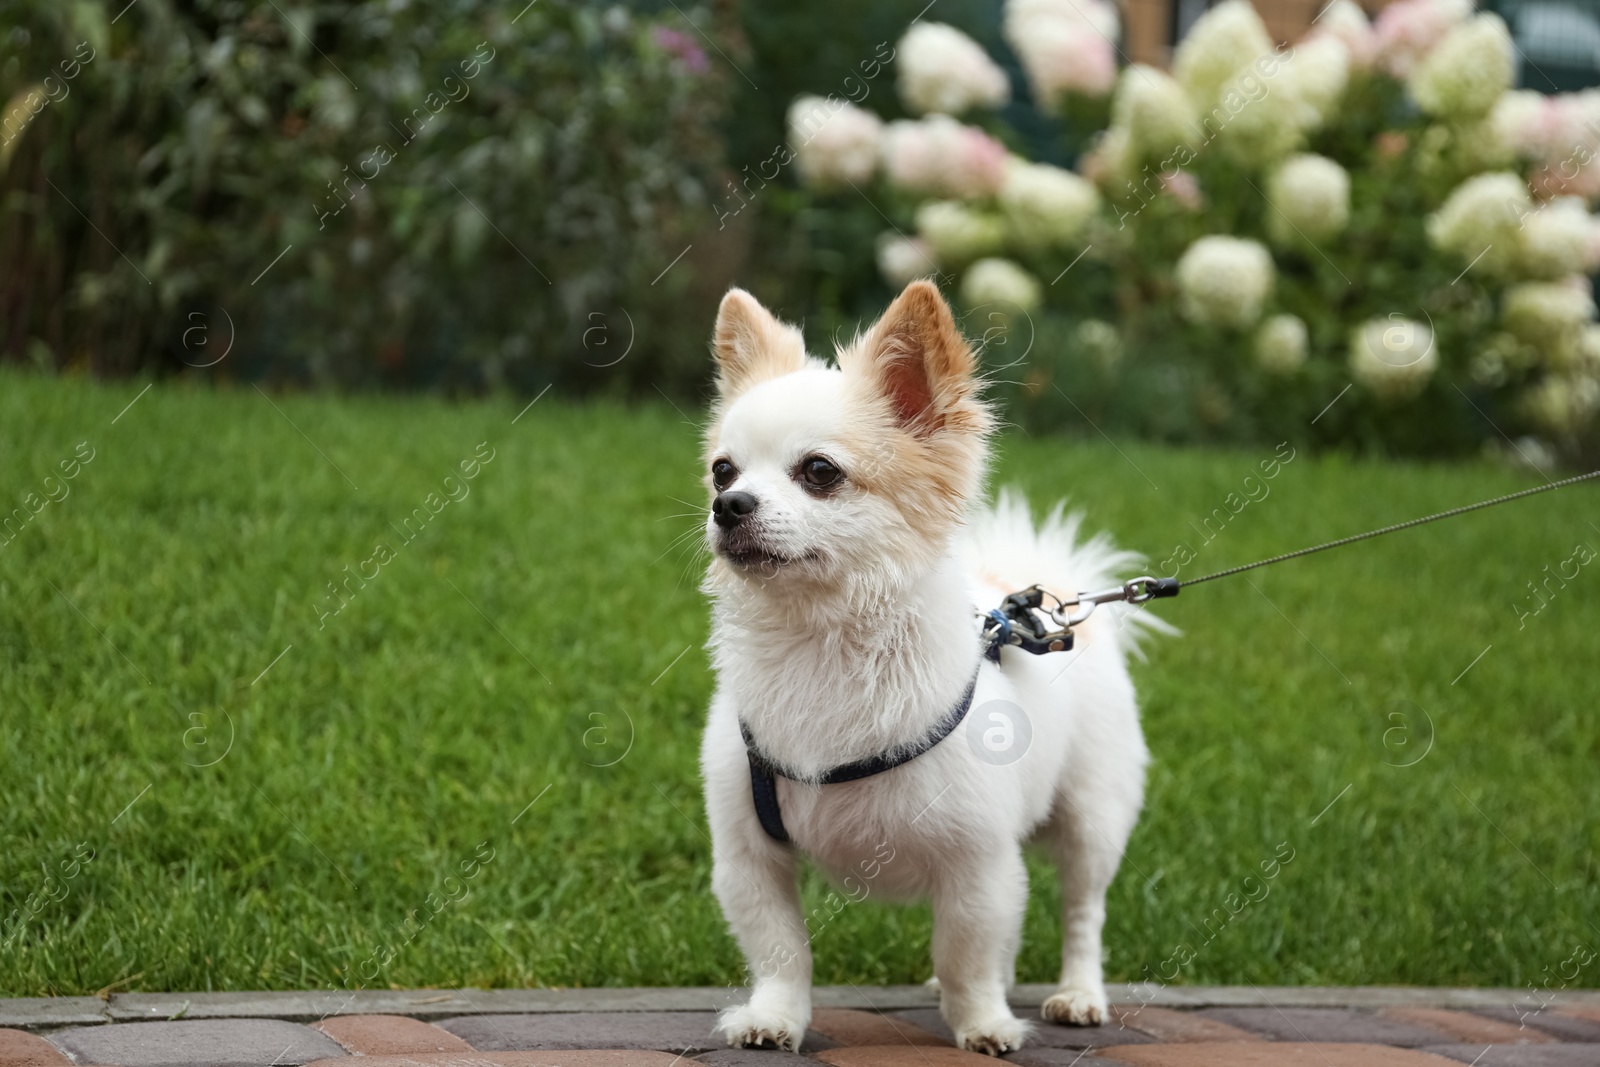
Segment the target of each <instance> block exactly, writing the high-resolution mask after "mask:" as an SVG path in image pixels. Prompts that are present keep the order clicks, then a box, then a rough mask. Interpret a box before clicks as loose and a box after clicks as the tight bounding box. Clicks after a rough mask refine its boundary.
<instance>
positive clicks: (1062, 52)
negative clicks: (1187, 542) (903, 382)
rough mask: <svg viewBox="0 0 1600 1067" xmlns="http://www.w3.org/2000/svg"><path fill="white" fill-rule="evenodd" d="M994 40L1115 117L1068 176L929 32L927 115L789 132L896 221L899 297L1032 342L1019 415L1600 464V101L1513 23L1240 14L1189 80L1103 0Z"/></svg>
mask: <svg viewBox="0 0 1600 1067" xmlns="http://www.w3.org/2000/svg"><path fill="white" fill-rule="evenodd" d="M1004 26H1005V35H1006V40H1007V42H1008V43H1009V44H1010V46H1011V48H1012V50H1013V51H1014V52H1015V54H1016V57H1017V59H1018V60H1019V61H1020V65H1021V69H1022V71H1023V72H1024V74H1025V78H1026V83H1027V90H1028V92H1029V93H1031V95H1032V99H1033V101H1034V104H1035V106H1036V107H1037V108H1039V109H1040V110H1041V111H1042V112H1044V113H1045V114H1046V115H1054V116H1057V117H1058V118H1059V117H1063V116H1073V117H1076V116H1081V115H1083V114H1096V113H1098V114H1100V115H1101V116H1108V117H1105V118H1102V125H1103V127H1104V128H1103V129H1100V130H1099V131H1098V133H1097V134H1096V135H1095V136H1094V137H1093V138H1092V139H1091V140H1090V141H1089V142H1088V143H1086V144H1085V145H1084V146H1083V148H1084V151H1082V152H1081V154H1079V156H1078V158H1077V161H1076V164H1075V168H1074V169H1072V170H1068V169H1064V168H1062V167H1057V166H1052V165H1048V164H1045V163H1040V162H1032V161H1029V160H1028V159H1025V158H1022V157H1020V156H1019V155H1018V154H1017V153H1016V150H1015V146H1016V145H1018V144H1020V143H1022V142H1021V139H1020V137H1018V136H1017V135H1016V134H1015V133H1014V132H1013V131H1012V130H1010V129H1009V128H1008V127H1006V126H1005V125H1004V124H1002V123H1001V122H1000V121H999V120H998V118H997V117H996V116H995V115H994V114H993V113H992V109H994V108H996V107H997V106H999V105H1001V104H1003V103H1004V102H1006V101H1007V100H1008V99H1009V97H1010V93H1011V88H1010V87H1009V86H1007V85H1006V84H1005V79H1004V77H1003V76H1001V72H1000V69H999V67H997V65H996V64H995V62H994V61H993V60H992V59H991V58H990V57H989V56H988V55H987V54H985V52H984V51H983V49H982V48H981V47H979V45H978V44H977V43H976V42H974V41H973V40H971V39H970V38H967V37H965V36H964V35H963V34H962V33H961V32H960V31H958V30H956V29H954V28H952V27H949V26H944V25H939V24H936V23H928V22H918V23H916V24H915V25H914V26H913V27H912V29H911V30H910V31H908V32H907V33H906V34H905V35H904V37H903V38H902V39H901V40H900V41H899V42H898V44H897V46H896V53H897V55H898V57H899V58H898V62H899V68H898V89H899V92H900V96H901V100H902V102H903V104H904V105H905V107H906V109H907V110H908V111H909V112H911V113H912V114H913V115H916V116H918V117H916V118H911V119H900V120H898V121H894V122H890V123H888V124H886V125H883V124H879V123H878V122H877V120H876V119H875V118H874V116H873V115H872V114H871V113H869V112H868V111H866V110H864V109H863V108H857V107H853V106H847V107H845V108H843V109H838V110H836V111H834V112H832V114H833V117H832V118H831V119H829V120H828V121H827V123H826V125H825V126H824V127H823V128H822V129H820V130H807V129H805V128H803V122H804V121H805V120H806V117H807V115H809V114H811V112H810V111H807V110H806V109H807V108H812V109H815V107H816V106H817V104H816V102H814V101H813V102H807V101H801V102H800V103H797V104H796V108H795V111H794V112H791V119H792V125H791V131H790V139H791V142H793V143H802V142H803V143H804V144H805V145H806V148H805V149H804V150H802V154H801V159H802V174H803V175H804V177H805V180H806V182H807V183H808V184H810V185H811V186H812V188H813V189H814V190H816V191H817V192H819V193H826V192H827V190H828V188H829V186H830V184H831V183H832V182H833V181H834V178H835V176H836V175H846V174H848V176H849V179H850V182H851V183H852V184H853V185H854V186H855V187H856V188H855V189H854V190H850V189H848V187H847V189H846V192H847V193H848V196H849V197H850V198H851V202H850V204H849V205H847V204H846V203H845V202H844V201H843V200H841V201H839V203H838V207H839V210H863V211H864V210H865V208H863V207H862V204H861V200H862V197H861V196H860V195H858V193H865V194H866V196H867V198H868V199H869V200H870V201H871V205H870V206H871V209H872V210H873V211H879V210H881V211H882V213H883V217H884V218H888V219H890V220H891V229H889V230H887V231H885V232H884V233H883V235H882V236H881V237H880V238H879V240H878V242H877V245H876V247H875V248H874V249H871V250H870V251H871V252H873V253H875V255H876V259H877V264H878V267H879V270H880V272H881V273H882V275H883V277H884V279H885V280H886V281H887V282H888V283H889V284H891V285H895V286H898V285H902V284H904V283H905V282H906V281H907V280H909V279H911V278H914V277H919V276H936V277H938V278H940V279H941V280H943V281H945V282H947V283H949V284H950V285H951V287H952V288H953V289H954V290H955V292H956V294H957V295H958V297H959V299H960V300H961V301H962V302H963V303H964V304H966V305H967V307H968V308H969V311H970V312H971V313H973V314H975V315H977V316H979V319H980V320H981V323H986V322H989V321H993V322H995V323H1001V324H1003V328H1002V329H999V330H993V329H990V330H986V329H984V328H983V325H981V323H980V324H979V325H977V326H976V328H974V327H972V326H970V325H969V330H970V332H972V333H974V334H975V335H976V334H982V335H983V336H984V337H985V338H986V341H987V342H988V343H990V344H991V345H993V344H999V343H1006V344H1010V343H1013V342H1014V343H1015V344H1016V346H1017V347H1016V348H1013V349H1011V350H1010V352H1009V353H1008V355H1009V356H1010V357H1011V358H1009V359H1006V360H1004V361H1002V362H1004V363H1005V364H1006V365H1008V366H1011V365H1013V364H1014V365H1015V367H1016V368H1017V369H1015V370H1013V371H1012V373H1013V374H1020V375H1021V376H1022V381H1021V382H1019V383H1017V384H1018V393H1017V397H1016V399H1017V402H1018V404H1019V405H1020V417H1022V418H1025V419H1027V418H1033V419H1036V420H1040V421H1054V420H1057V419H1071V418H1080V419H1081V418H1083V417H1088V418H1089V419H1091V420H1092V421H1095V422H1096V423H1097V424H1098V422H1099V420H1100V419H1102V418H1105V419H1109V420H1111V421H1112V422H1113V423H1115V424H1117V425H1119V426H1122V427H1123V428H1127V429H1136V430H1142V431H1146V432H1151V433H1155V434H1158V435H1163V436H1170V437H1187V438H1201V437H1205V438H1223V439H1227V438H1234V439H1245V438H1250V437H1253V436H1259V435H1263V434H1271V435H1272V436H1273V437H1274V438H1275V439H1282V436H1288V437H1292V438H1297V439H1301V440H1307V441H1318V440H1320V441H1324V442H1329V443H1332V442H1352V443H1356V444H1358V445H1363V446H1368V447H1381V448H1387V449H1392V450H1398V451H1406V452H1412V453H1424V454H1426V453H1447V452H1452V451H1461V450H1464V449H1469V448H1475V447H1479V446H1484V447H1494V448H1501V447H1504V443H1505V442H1506V441H1508V440H1510V439H1514V438H1518V437H1522V436H1530V435H1531V436H1536V437H1538V438H1540V439H1541V442H1542V444H1543V445H1545V446H1548V447H1547V448H1541V449H1538V450H1535V449H1532V448H1529V449H1528V450H1527V451H1528V452H1530V453H1532V454H1548V450H1549V449H1554V450H1556V451H1558V452H1561V451H1564V452H1565V453H1566V454H1567V455H1568V456H1569V457H1574V458H1576V457H1579V456H1582V455H1584V454H1586V453H1592V452H1594V451H1595V450H1596V447H1597V433H1596V418H1595V416H1596V414H1597V412H1600V325H1596V323H1595V304H1594V301H1593V299H1592V298H1591V296H1590V287H1591V283H1590V280H1589V278H1588V277H1587V275H1588V274H1590V273H1592V272H1593V271H1594V270H1595V269H1596V266H1597V265H1600V225H1597V223H1596V220H1595V219H1594V218H1593V217H1592V216H1591V215H1590V205H1591V204H1592V203H1593V202H1594V201H1596V200H1600V160H1597V157H1600V90H1591V91H1586V92H1582V93H1576V94H1568V95H1565V96H1554V97H1544V96H1541V95H1539V94H1537V93H1530V92H1519V91H1513V90H1512V89H1511V85H1512V82H1513V79H1514V74H1515V51H1514V48H1513V45H1512V43H1511V40H1510V38H1509V36H1508V34H1507V30H1506V27H1505V25H1504V23H1503V22H1501V20H1500V19H1499V18H1498V17H1497V16H1495V15H1492V14H1474V12H1473V10H1472V6H1471V3H1470V2H1469V0H1398V2H1396V3H1394V4H1391V5H1390V6H1389V7H1387V8H1385V9H1384V11H1383V12H1382V13H1381V14H1380V15H1379V16H1378V18H1377V19H1376V21H1375V22H1372V21H1369V20H1368V18H1367V16H1366V15H1365V14H1364V13H1363V12H1362V11H1361V9H1360V8H1359V7H1357V6H1356V5H1355V4H1354V3H1353V2H1351V0H1333V3H1331V4H1330V5H1329V6H1328V7H1327V8H1326V9H1325V10H1324V11H1323V12H1322V13H1321V14H1320V15H1319V16H1318V18H1317V19H1316V20H1315V22H1314V23H1313V25H1312V29H1311V31H1310V33H1309V34H1308V35H1307V36H1306V37H1305V38H1303V39H1302V40H1300V41H1297V42H1294V43H1293V44H1292V45H1284V46H1274V44H1273V41H1272V39H1271V38H1270V37H1269V35H1268V33H1267V31H1266V28H1265V27H1264V25H1263V24H1262V22H1261V19H1260V18H1259V17H1258V15H1257V14H1256V12H1255V11H1254V9H1252V8H1251V6H1250V5H1249V3H1247V2H1246V0H1224V2H1223V3H1221V4H1219V5H1217V6H1216V7H1213V8H1212V9H1211V10H1209V11H1208V12H1207V13H1206V14H1205V15H1204V16H1203V17H1201V18H1200V20H1199V21H1198V22H1197V23H1196V24H1195V25H1194V28H1193V29H1192V30H1191V32H1190V33H1189V35H1188V37H1187V38H1186V39H1185V40H1184V41H1183V42H1182V43H1181V45H1180V46H1179V47H1178V49H1177V52H1176V54H1175V56H1174V60H1173V64H1172V69H1171V72H1170V73H1168V72H1164V71H1160V70H1156V69H1154V68H1150V67H1145V66H1139V65H1134V66H1129V67H1127V68H1125V69H1123V70H1122V71H1120V73H1119V72H1118V71H1117V70H1116V64H1115V61H1114V60H1115V56H1116V54H1117V53H1116V51H1115V49H1114V47H1113V44H1112V42H1113V40H1114V38H1115V36H1116V34H1117V33H1118V26H1117V16H1116V11H1115V9H1114V8H1113V7H1112V6H1111V5H1110V4H1109V3H1107V2H1105V0H1008V2H1007V4H1006V8H1005V15H1004ZM1018 89H1019V91H1020V89H1021V87H1018ZM1086 104H1094V105H1098V112H1097V111H1096V110H1095V108H1094V107H1086V106H1085V105H1086ZM1064 125H1067V126H1070V125H1071V123H1064ZM808 153H809V155H808ZM813 156H815V157H820V158H815V159H813V158H812V157H813ZM868 251H869V250H867V249H862V250H861V252H862V254H866V253H867V252H868ZM1019 312H1026V313H1028V314H1027V315H1026V325H1027V331H1026V332H1025V334H1024V333H1019V332H1018V331H1019V330H1020V329H1021V325H1020V323H1021V320H1022V319H1023V318H1024V316H1022V315H1019V314H1018V313H1019ZM1029 343H1031V348H1030V349H1029V350H1028V352H1027V354H1026V358H1025V359H1023V360H1022V361H1021V362H1018V360H1019V358H1020V357H1022V356H1023V352H1022V347H1023V346H1024V345H1025V344H1029ZM996 355H997V357H998V353H997V354H996ZM1063 401H1064V402H1063ZM1280 435H1281V436H1280Z"/></svg>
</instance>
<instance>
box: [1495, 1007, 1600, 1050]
mask: <svg viewBox="0 0 1600 1067" xmlns="http://www.w3.org/2000/svg"><path fill="white" fill-rule="evenodd" d="M1475 1014H1478V1015H1486V1016H1488V1017H1489V1018H1491V1019H1499V1020H1500V1021H1501V1022H1507V1023H1510V1024H1511V1025H1512V1026H1526V1027H1528V1028H1529V1029H1532V1030H1534V1031H1536V1032H1538V1033H1544V1034H1549V1035H1551V1036H1552V1037H1555V1038H1558V1039H1560V1040H1562V1041H1578V1042H1586V1043H1588V1044H1600V1021H1591V1020H1589V1019H1585V1018H1582V1017H1581V1016H1578V1015H1574V1014H1572V1013H1571V1012H1570V1011H1566V1012H1560V1011H1557V1010H1556V1009H1554V1008H1546V1009H1544V1010H1543V1011H1529V1010H1528V1009H1527V1008H1479V1009H1477V1011H1476V1012H1475Z"/></svg>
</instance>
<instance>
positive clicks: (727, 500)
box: [711, 492, 756, 530]
mask: <svg viewBox="0 0 1600 1067" xmlns="http://www.w3.org/2000/svg"><path fill="white" fill-rule="evenodd" d="M755 509H756V498H755V497H753V496H751V495H750V494H749V493H741V492H731V493H718V494H717V498H716V499H715V500H713V501H712V502H711V517H712V518H714V519H716V520H717V525H718V526H720V527H722V528H723V529H724V530H731V529H733V528H734V527H735V526H737V525H739V523H741V522H743V521H744V517H745V516H746V515H748V514H750V513H751V512H752V511H754V510H755Z"/></svg>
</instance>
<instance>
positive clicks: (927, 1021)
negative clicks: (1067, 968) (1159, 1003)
mask: <svg viewBox="0 0 1600 1067" xmlns="http://www.w3.org/2000/svg"><path fill="white" fill-rule="evenodd" d="M1017 1014H1018V1017H1019V1018H1021V1019H1022V1020H1023V1021H1025V1022H1029V1023H1032V1024H1033V1033H1032V1035H1031V1036H1030V1037H1029V1038H1028V1047H1029V1048H1064V1049H1086V1048H1089V1047H1090V1046H1091V1045H1092V1046H1096V1047H1100V1048H1103V1047H1105V1046H1106V1045H1142V1044H1148V1043H1149V1042H1151V1041H1153V1040H1155V1039H1154V1038H1152V1037H1150V1036H1149V1035H1148V1034H1145V1033H1143V1032H1141V1031H1139V1030H1137V1029H1135V1028H1133V1027H1131V1026H1127V1027H1124V1026H1119V1025H1117V1023H1115V1022H1110V1023H1107V1024H1106V1025H1104V1026H1065V1025H1062V1024H1060V1023H1050V1022H1045V1021H1044V1020H1043V1019H1041V1018H1039V1015H1038V1012H1037V1011H1036V1010H1035V1011H1031V1012H1028V1011H1023V1012H1018V1013H1017ZM894 1018H895V1019H896V1020H897V1022H896V1023H895V1025H896V1026H899V1027H902V1028H905V1027H920V1028H921V1029H922V1030H924V1031H926V1032H928V1033H931V1034H933V1035H934V1036H936V1037H937V1038H938V1039H939V1040H940V1042H942V1043H943V1044H947V1045H950V1044H954V1043H955V1040H954V1038H955V1035H954V1034H953V1033H951V1031H950V1027H949V1026H948V1025H947V1024H946V1023H945V1021H944V1018H943V1017H942V1016H940V1014H939V1012H938V1010H937V1009H935V1008H914V1009H912V1010H910V1011H897V1012H895V1013H894ZM844 1043H845V1042H841V1044H844ZM882 1043H883V1044H890V1043H891V1042H888V1041H885V1042H882ZM861 1044H867V1042H861Z"/></svg>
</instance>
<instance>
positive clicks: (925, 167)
mask: <svg viewBox="0 0 1600 1067" xmlns="http://www.w3.org/2000/svg"><path fill="white" fill-rule="evenodd" d="M883 162H884V169H885V171H886V172H887V174H888V176H889V181H891V182H892V183H894V184H895V185H897V186H899V187H900V188H902V189H905V190H907V191H908V192H914V193H927V194H930V195H934V196H953V197H963V198H975V197H983V196H993V195H995V194H996V193H998V192H999V191H1000V187H1001V185H1003V184H1004V183H1005V174H1006V149H1005V145H1003V144H1001V143H1000V142H999V141H996V140H995V139H994V138H993V137H990V136H989V135H988V134H986V133H984V132H983V131H982V130H980V129H978V128H977V127H975V126H963V125H962V124H961V123H959V122H957V121H956V120H955V119H952V118H950V117H949V116H948V115H929V116H928V117H927V118H925V119H923V120H921V121H920V122H912V121H908V120H901V121H899V122H892V123H890V124H889V130H888V133H886V134H885V135H884V138H883Z"/></svg>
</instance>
